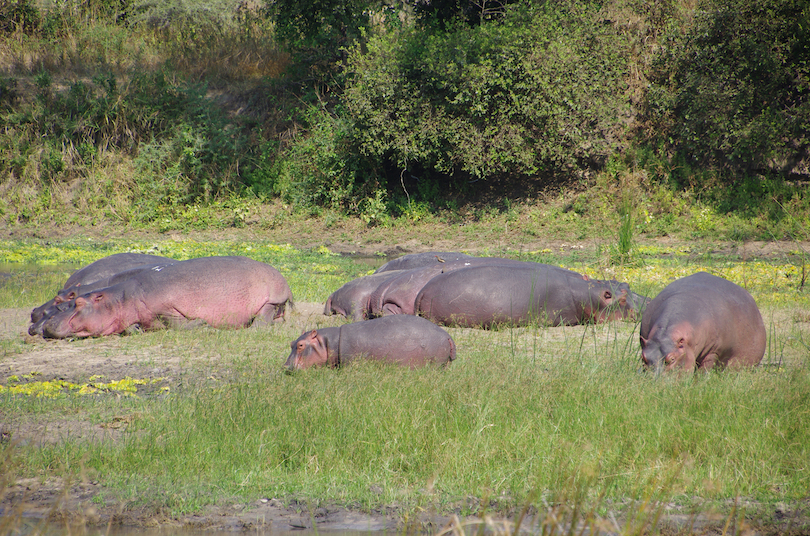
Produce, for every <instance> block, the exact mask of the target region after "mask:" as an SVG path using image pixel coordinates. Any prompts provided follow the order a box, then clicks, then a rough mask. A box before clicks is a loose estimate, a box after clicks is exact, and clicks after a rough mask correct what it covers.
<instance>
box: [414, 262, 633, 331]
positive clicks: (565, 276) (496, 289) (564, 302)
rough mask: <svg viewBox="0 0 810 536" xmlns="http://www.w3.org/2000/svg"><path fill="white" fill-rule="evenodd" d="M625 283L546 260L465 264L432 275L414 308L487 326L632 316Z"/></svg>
mask: <svg viewBox="0 0 810 536" xmlns="http://www.w3.org/2000/svg"><path fill="white" fill-rule="evenodd" d="M636 306H637V304H636V301H635V299H634V297H633V295H632V293H631V292H630V287H629V286H628V285H627V283H619V282H618V281H604V280H599V279H588V278H587V277H586V276H583V275H582V274H579V273H577V272H573V271H571V270H566V269H564V268H559V267H556V266H550V265H547V264H539V263H524V264H523V265H519V264H501V265H497V264H496V265H482V266H474V265H473V266H469V267H467V268H462V269H460V270H455V271H452V272H449V273H445V274H441V275H437V276H436V277H434V278H433V279H431V280H430V282H428V283H427V284H426V285H425V286H424V288H422V290H421V291H420V292H419V294H418V295H417V296H416V301H415V303H414V307H415V310H416V313H417V314H418V315H420V316H423V317H425V318H427V319H429V320H432V321H433V322H436V323H437V324H444V325H449V326H460V327H483V328H490V327H493V326H496V325H498V324H502V323H509V324H512V325H528V324H534V323H540V324H547V325H551V326H559V325H563V324H564V325H576V324H583V323H587V322H597V323H598V322H605V321H609V320H616V319H620V318H635V314H636V313H635V307H636Z"/></svg>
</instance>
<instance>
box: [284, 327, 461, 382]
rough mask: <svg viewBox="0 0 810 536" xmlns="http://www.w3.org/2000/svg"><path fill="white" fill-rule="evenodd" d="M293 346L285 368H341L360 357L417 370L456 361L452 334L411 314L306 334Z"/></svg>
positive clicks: (306, 332) (292, 344) (291, 345)
mask: <svg viewBox="0 0 810 536" xmlns="http://www.w3.org/2000/svg"><path fill="white" fill-rule="evenodd" d="M290 347H291V351H290V356H289V357H288V358H287V362H286V363H285V365H284V366H285V367H287V368H288V369H305V368H309V367H314V366H320V365H329V366H332V367H339V366H340V365H345V364H346V363H349V362H351V361H353V360H355V359H359V358H364V359H373V360H376V361H386V362H389V363H395V364H398V365H403V366H408V367H412V368H415V367H421V366H424V365H428V364H436V365H445V364H447V363H449V362H450V361H452V360H453V359H455V358H456V344H455V342H453V338H452V337H450V334H448V333H447V332H446V331H445V330H443V329H442V328H440V327H439V326H437V325H435V324H433V323H432V322H429V321H427V320H425V319H424V318H420V317H417V316H409V315H395V316H386V317H383V318H375V319H372V320H364V321H362V322H354V323H352V324H345V325H343V326H340V327H332V328H321V329H317V330H312V331H305V332H304V334H303V335H301V336H300V337H298V339H296V340H294V341H293V342H292V343H291V344H290Z"/></svg>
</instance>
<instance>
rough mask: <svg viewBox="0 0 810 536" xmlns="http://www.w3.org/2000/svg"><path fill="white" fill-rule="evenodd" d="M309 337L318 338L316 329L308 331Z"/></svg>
mask: <svg viewBox="0 0 810 536" xmlns="http://www.w3.org/2000/svg"><path fill="white" fill-rule="evenodd" d="M309 338H310V339H312V340H315V339H317V338H318V330H317V329H313V330H312V331H310V332H309Z"/></svg>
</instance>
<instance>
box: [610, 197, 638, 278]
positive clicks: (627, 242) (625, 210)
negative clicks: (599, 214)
mask: <svg viewBox="0 0 810 536" xmlns="http://www.w3.org/2000/svg"><path fill="white" fill-rule="evenodd" d="M634 210H635V207H634V206H633V198H632V196H631V195H630V194H623V195H622V198H621V201H620V202H619V209H618V213H619V230H618V232H617V235H616V244H615V245H614V246H613V247H612V248H611V262H612V263H614V264H627V263H629V262H630V261H631V259H632V257H633V246H634V245H635V221H634V218H633V214H634Z"/></svg>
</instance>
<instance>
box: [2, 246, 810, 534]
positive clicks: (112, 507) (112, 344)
mask: <svg viewBox="0 0 810 536" xmlns="http://www.w3.org/2000/svg"><path fill="white" fill-rule="evenodd" d="M12 234H13V233H12ZM6 238H14V237H13V236H6ZM17 238H19V237H17ZM185 238H188V237H185ZM263 238H264V240H267V237H263ZM366 238H367V240H361V241H357V240H355V241H347V240H330V241H329V243H328V247H329V248H330V249H331V250H332V251H336V252H338V253H343V254H356V255H378V254H385V255H387V256H389V257H395V256H398V255H401V254H404V253H413V252H421V251H432V250H440V251H442V250H444V251H449V250H458V249H461V248H460V247H459V244H457V243H454V242H453V241H452V240H431V241H430V243H427V244H426V243H424V242H422V241H420V240H418V239H416V238H413V237H410V238H408V237H403V239H402V240H401V241H399V242H384V241H376V240H375V239H374V238H373V237H371V238H370V239H369V238H368V237H366ZM164 239H165V237H164ZM197 239H199V240H204V239H212V237H210V236H200V237H198V238H197ZM243 239H250V238H249V236H245V237H243ZM281 241H283V237H282V238H281V239H280V240H279V242H281ZM323 243H324V242H320V243H316V240H315V239H314V238H312V237H310V238H307V237H303V238H301V239H299V241H298V242H297V243H296V244H294V245H296V246H297V247H315V246H317V245H321V244H323ZM654 243H656V244H659V245H671V246H678V245H679V244H678V243H676V242H675V241H673V240H669V239H666V238H664V239H658V240H656V241H654ZM488 245H489V244H487V243H486V242H485V241H482V242H480V243H478V244H474V245H473V247H465V248H464V249H465V250H467V251H470V252H472V253H475V252H476V250H477V249H483V248H484V247H488ZM596 245H597V244H596V243H595V242H593V241H591V242H587V241H580V242H564V241H550V240H545V241H539V240H538V241H537V242H536V243H530V244H529V243H521V244H520V247H521V248H525V249H526V250H529V251H532V250H537V249H542V248H554V249H555V250H560V251H563V250H566V249H576V248H579V249H584V250H592V249H594V248H595V247H596ZM687 245H689V246H692V247H694V246H695V245H694V244H686V243H684V247H686V246H687ZM504 247H514V244H512V245H510V244H508V243H504ZM796 250H801V251H805V252H808V251H810V243H796V242H752V243H746V244H735V243H729V244H712V245H711V246H709V245H704V246H702V249H701V251H702V252H703V253H706V252H707V251H711V252H713V253H715V254H724V255H738V256H740V257H745V258H755V257H762V258H770V257H775V256H784V255H786V254H789V252H791V251H796ZM322 307H323V305H322V304H320V303H298V304H296V310H295V312H294V313H292V314H291V316H290V318H289V319H288V321H292V322H294V323H295V325H299V324H300V327H301V328H302V329H303V328H304V327H306V326H308V325H312V322H311V321H312V320H313V317H316V316H317V317H321V319H322V318H323V317H322ZM29 314H30V310H29V309H5V310H0V341H3V340H6V341H20V340H22V341H24V347H25V350H24V351H23V352H22V353H21V354H18V355H15V356H14V358H13V360H10V361H9V360H5V361H3V362H2V364H0V383H1V384H3V385H7V383H8V378H9V377H10V376H12V375H18V376H22V375H24V374H31V373H32V372H38V373H41V375H42V376H41V378H42V379H43V380H44V379H56V378H58V379H64V380H68V381H72V382H77V383H78V382H81V381H86V380H87V378H88V377H89V376H90V375H103V376H104V377H105V378H107V379H121V378H125V377H132V378H164V379H165V380H163V381H165V382H168V383H169V384H171V382H172V381H173V378H176V377H177V376H178V375H179V373H180V366H181V362H180V358H179V357H174V356H172V355H166V356H162V358H161V360H160V365H158V366H156V365H154V364H148V365H144V362H150V363H154V362H153V361H151V360H148V359H144V358H145V357H147V356H138V355H133V353H132V351H131V348H129V349H128V351H127V352H120V351H118V350H119V348H120V347H121V345H122V344H124V343H123V342H122V341H121V340H120V338H117V337H110V338H105V339H102V340H96V341H94V343H93V344H92V345H76V344H71V343H69V342H66V341H48V340H43V339H42V338H40V337H31V336H29V335H28V334H27V328H28V323H29ZM146 351H147V350H144V352H146ZM126 419H127V416H120V417H116V418H115V419H113V420H112V421H110V422H108V423H104V424H102V425H96V424H90V423H88V422H85V421H81V420H77V421H71V420H67V419H66V420H64V421H62V422H48V423H23V424H20V423H10V422H7V421H6V419H5V417H4V415H3V410H2V407H0V441H8V440H9V439H10V438H13V441H17V442H20V443H23V444H26V443H34V444H36V443H40V442H43V441H56V440H59V438H65V437H83V438H90V439H94V440H103V439H112V440H115V439H116V438H118V437H120V436H121V435H122V433H123V430H124V428H125V427H126ZM1 470H2V466H1V465H0V472H1ZM4 476H5V475H2V474H0V518H7V519H8V518H9V517H10V516H15V515H18V514H20V513H21V512H25V514H26V515H27V516H30V515H33V516H35V517H39V518H41V519H51V520H55V521H65V522H68V523H74V522H76V523H79V524H82V525H85V524H87V525H99V526H110V525H116V526H117V525H124V526H137V527H143V528H157V527H160V529H161V530H165V529H171V530H176V529H221V530H232V531H246V530H250V531H256V532H263V533H269V532H273V533H275V534H278V533H284V532H288V531H300V530H301V529H312V528H313V525H315V526H317V530H322V531H335V530H339V531H350V532H383V531H384V532H391V531H403V530H408V531H410V529H413V530H414V531H422V532H429V533H434V534H435V533H438V532H440V531H441V530H443V529H444V530H447V531H450V532H454V534H463V533H464V532H465V531H470V530H475V526H476V525H475V523H484V524H486V525H487V527H488V530H489V531H490V532H495V533H498V534H504V533H506V532H513V530H514V527H513V526H512V525H510V521H508V520H492V519H490V520H488V521H482V520H476V519H459V518H456V517H454V516H439V515H435V514H434V513H431V512H423V513H422V515H420V516H418V518H417V519H411V523H412V525H411V526H410V527H403V524H402V523H403V521H402V519H401V516H400V515H399V514H401V513H400V512H384V511H379V512H374V513H364V512H359V511H354V510H351V509H346V508H343V507H336V506H335V507H319V508H317V509H312V508H310V506H309V505H307V504H304V503H298V502H296V501H292V502H290V503H283V502H282V501H280V500H278V499H276V498H273V497H263V498H260V499H258V500H256V501H254V502H253V503H251V504H228V505H224V506H216V507H208V508H206V509H205V510H204V511H201V512H199V513H197V514H195V515H189V516H184V517H181V518H173V517H171V516H170V515H168V514H167V513H166V512H155V511H152V510H140V511H138V510H132V509H130V508H125V507H124V505H122V504H117V503H115V502H114V501H110V500H108V499H105V500H103V501H101V500H97V501H94V498H95V497H98V496H99V494H100V493H101V491H102V485H101V484H100V483H99V482H96V481H92V480H91V481H83V482H72V483H68V482H62V481H56V480H53V481H46V482H40V481H38V480H21V481H17V482H5V481H4V480H5V479H4ZM104 497H106V495H104ZM662 507H663V513H664V516H663V521H662V522H661V523H660V524H659V526H660V527H662V528H663V529H664V532H668V533H677V532H698V533H719V532H721V531H723V527H724V525H725V523H726V521H727V519H726V518H725V517H722V516H720V517H718V516H712V515H705V516H699V517H694V516H690V515H687V514H685V513H684V512H682V511H680V510H679V508H678V507H677V506H675V505H674V504H673V505H662ZM757 509H758V505H756V504H750V503H749V504H748V511H756V510H757ZM529 514H530V515H529V516H528V517H527V518H526V521H525V522H524V524H523V525H522V527H523V528H524V529H527V530H529V531H532V532H538V531H539V529H537V522H538V520H539V519H540V517H539V516H537V513H536V512H530V513H529ZM773 518H774V519H775V520H777V524H776V525H773V526H768V527H755V526H752V525H748V526H746V527H737V526H736V525H734V523H732V525H731V526H729V527H727V528H726V529H725V531H734V532H736V533H759V534H784V533H791V534H810V501H806V502H805V503H802V504H793V505H784V507H780V508H779V509H777V512H776V513H775V514H774V517H773ZM603 521H604V526H603V527H602V529H603V531H604V532H606V533H616V532H620V531H621V529H620V525H621V524H622V523H623V521H622V520H611V519H610V517H607V518H606V519H605V520H603ZM743 529H744V530H743ZM738 531H739V532H738Z"/></svg>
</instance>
